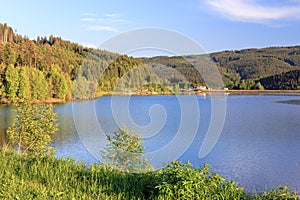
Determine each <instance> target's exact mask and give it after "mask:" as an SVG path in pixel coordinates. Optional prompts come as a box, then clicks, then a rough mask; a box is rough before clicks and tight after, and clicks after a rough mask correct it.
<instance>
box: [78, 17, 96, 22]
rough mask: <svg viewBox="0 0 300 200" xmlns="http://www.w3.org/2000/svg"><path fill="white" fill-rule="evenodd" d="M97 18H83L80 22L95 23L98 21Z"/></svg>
mask: <svg viewBox="0 0 300 200" xmlns="http://www.w3.org/2000/svg"><path fill="white" fill-rule="evenodd" d="M96 20H97V19H96V18H92V17H83V18H81V19H80V21H84V22H94V21H96Z"/></svg>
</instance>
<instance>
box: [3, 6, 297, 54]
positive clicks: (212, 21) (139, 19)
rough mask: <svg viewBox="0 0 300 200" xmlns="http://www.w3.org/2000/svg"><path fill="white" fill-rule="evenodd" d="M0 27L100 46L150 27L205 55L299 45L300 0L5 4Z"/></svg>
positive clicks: (22, 33)
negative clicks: (179, 36)
mask: <svg viewBox="0 0 300 200" xmlns="http://www.w3.org/2000/svg"><path fill="white" fill-rule="evenodd" d="M0 2H1V7H0V23H5V22H6V23H8V24H9V25H10V26H12V27H13V28H14V29H16V30H17V32H18V33H19V34H21V35H27V36H28V37H29V38H31V39H35V38H36V37H37V36H49V35H51V34H53V35H55V36H60V37H62V38H63V39H66V40H71V41H74V42H77V43H80V44H82V45H86V46H94V47H97V46H99V45H100V44H101V43H103V42H104V41H106V40H107V39H109V38H111V37H113V36H116V35H118V34H120V33H122V32H125V31H130V30H133V29H138V28H145V27H158V28H166V29H171V30H175V31H178V32H180V33H182V34H184V35H186V36H188V37H190V38H192V39H194V40H195V41H196V42H198V43H199V44H200V45H201V46H202V47H203V48H204V49H205V50H206V51H208V52H215V51H222V50H234V49H242V48H260V47H267V46H288V45H300V0H281V1H280V0H274V1H271V0H185V1H175V0H173V1H171V0H160V1H157V0H152V1H145V0H127V1H125V0H85V1H69V0H52V1H44V0H39V1H38V0H28V1H17V0H11V1H7V0H6V1H2V0H0Z"/></svg>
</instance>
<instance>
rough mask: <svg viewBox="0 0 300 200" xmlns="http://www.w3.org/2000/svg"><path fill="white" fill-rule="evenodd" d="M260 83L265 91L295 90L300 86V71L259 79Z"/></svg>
mask: <svg viewBox="0 0 300 200" xmlns="http://www.w3.org/2000/svg"><path fill="white" fill-rule="evenodd" d="M260 82H261V84H262V85H263V86H264V88H265V89H271V90H274V89H275V90H297V89H298V88H299V86H300V70H292V71H289V72H285V73H281V74H276V75H273V76H270V77H266V78H261V79H260Z"/></svg>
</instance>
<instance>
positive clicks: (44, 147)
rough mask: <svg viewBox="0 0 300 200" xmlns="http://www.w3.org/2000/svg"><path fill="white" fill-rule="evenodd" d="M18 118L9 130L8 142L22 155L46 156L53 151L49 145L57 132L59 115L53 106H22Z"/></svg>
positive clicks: (17, 110)
mask: <svg viewBox="0 0 300 200" xmlns="http://www.w3.org/2000/svg"><path fill="white" fill-rule="evenodd" d="M15 111H16V118H15V120H14V122H13V124H12V125H11V126H10V127H9V128H8V129H7V136H8V141H9V142H10V143H11V145H12V146H14V147H16V148H17V151H18V152H19V153H20V154H25V153H35V154H45V153H47V152H49V150H51V147H49V146H48V144H49V143H50V142H51V135H53V134H54V133H55V132H56V131H57V126H58V125H57V124H55V123H56V121H57V114H56V113H54V112H53V108H52V106H51V105H44V104H20V105H17V107H16V110H15Z"/></svg>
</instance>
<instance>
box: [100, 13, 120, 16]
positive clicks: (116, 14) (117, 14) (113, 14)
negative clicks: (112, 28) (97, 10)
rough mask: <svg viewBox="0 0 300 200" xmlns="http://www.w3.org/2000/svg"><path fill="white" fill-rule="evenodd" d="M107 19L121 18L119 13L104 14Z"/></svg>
mask: <svg viewBox="0 0 300 200" xmlns="http://www.w3.org/2000/svg"><path fill="white" fill-rule="evenodd" d="M104 16H105V17H119V16H120V14H119V13H106V14H104Z"/></svg>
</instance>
